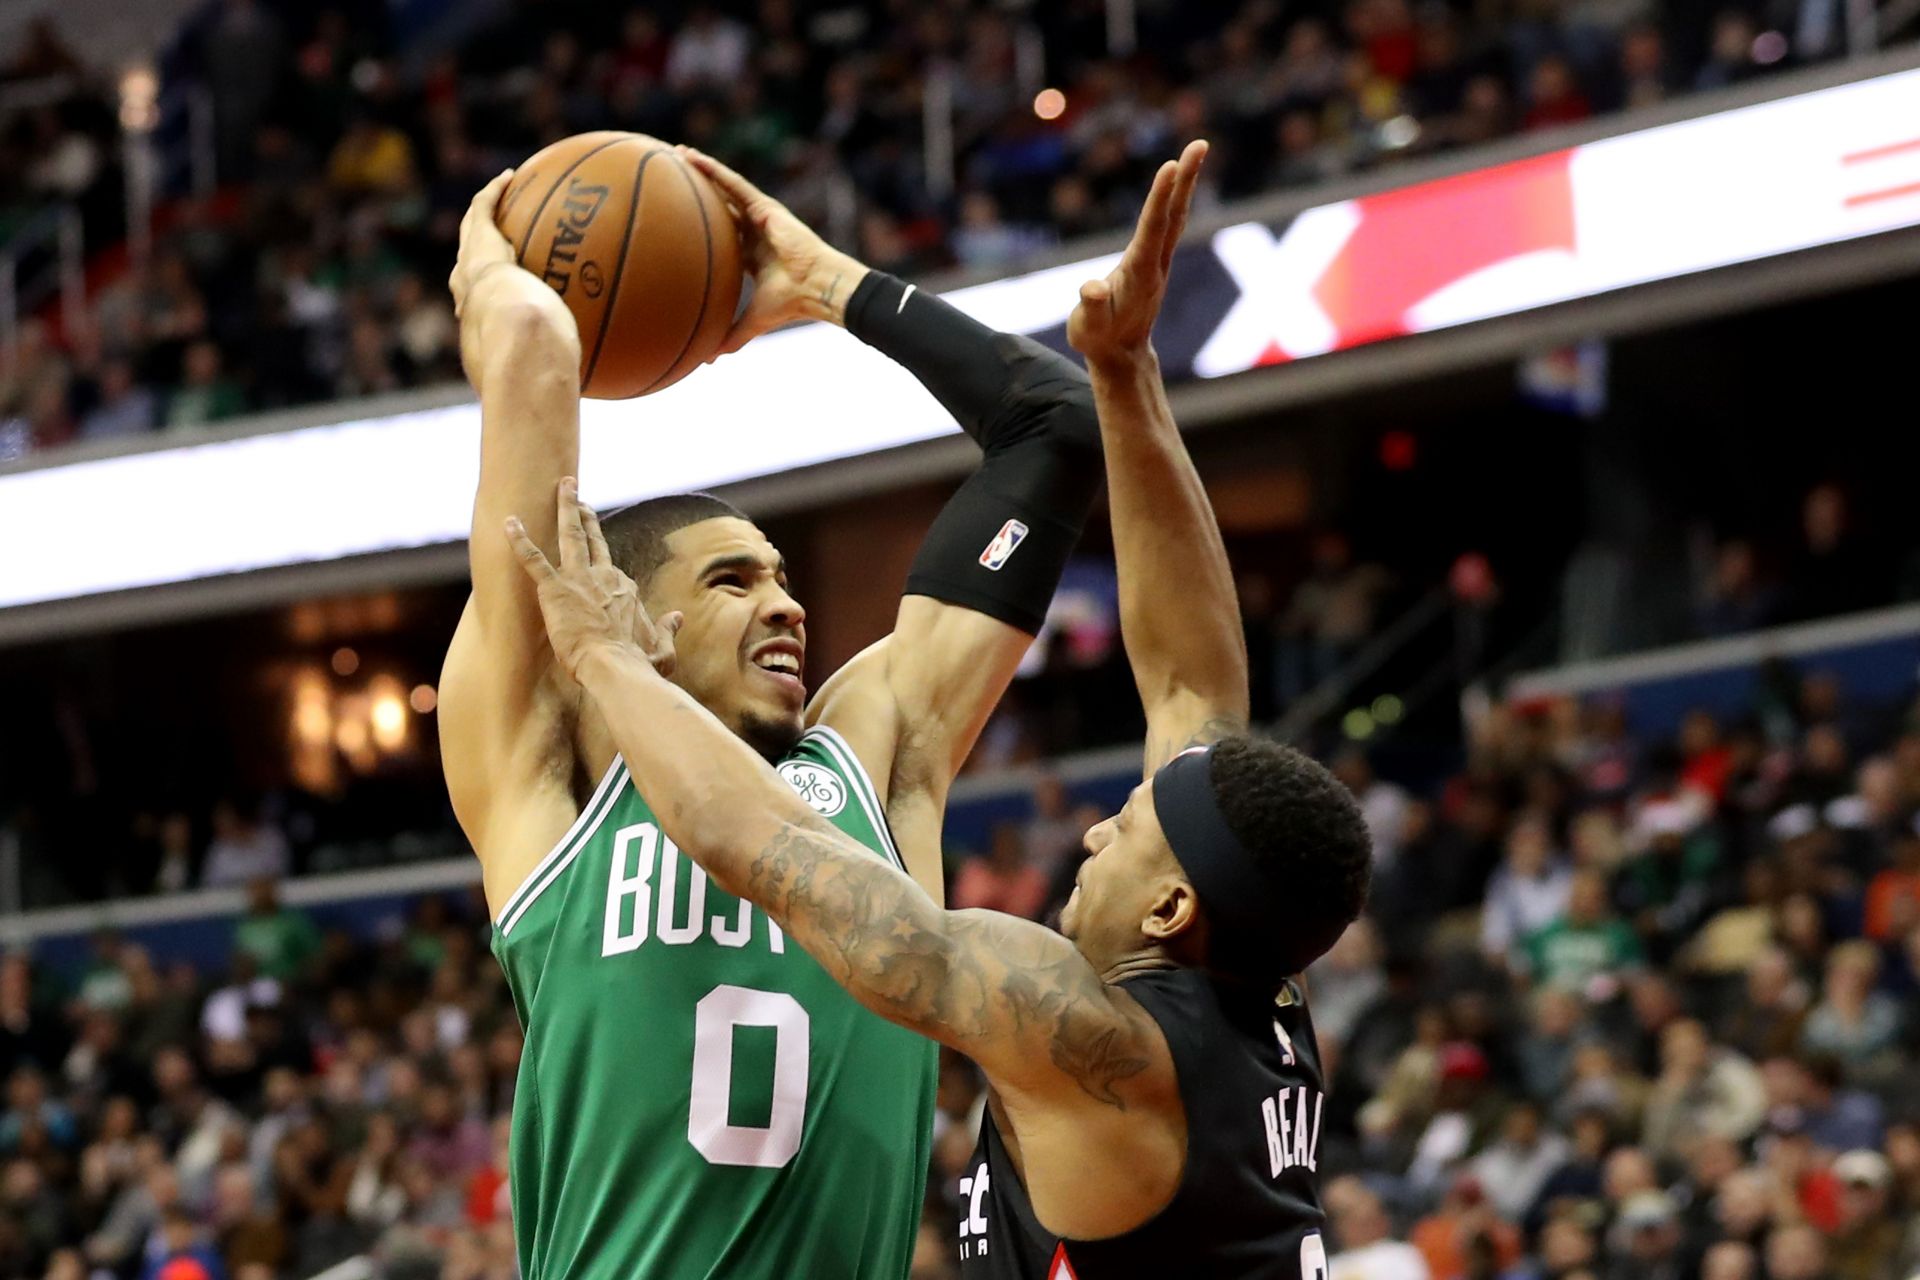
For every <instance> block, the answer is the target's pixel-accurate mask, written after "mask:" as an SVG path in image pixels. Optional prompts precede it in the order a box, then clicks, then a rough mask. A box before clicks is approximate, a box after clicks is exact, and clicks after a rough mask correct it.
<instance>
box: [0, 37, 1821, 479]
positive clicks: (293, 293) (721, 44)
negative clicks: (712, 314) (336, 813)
mask: <svg viewBox="0 0 1920 1280" xmlns="http://www.w3.org/2000/svg"><path fill="white" fill-rule="evenodd" d="M1130 7H1131V9H1132V10H1133V12H1134V14H1135V19H1136V20H1135V28H1136V49H1135V51H1134V52H1132V53H1129V54H1125V55H1118V54H1113V53H1110V52H1108V50H1109V47H1110V46H1109V32H1108V15H1107V11H1106V5H1105V3H1104V0H1061V2H1060V3H1048V4H1043V5H1033V6H1030V7H1026V8H1024V9H1023V8H1022V7H1020V6H1004V5H990V4H985V3H976V2H974V0H946V2H944V3H941V4H936V5H922V6H910V5H908V4H906V3H905V2H904V0H842V2H835V0H825V2H822V3H804V2H802V0H757V3H745V2H744V0H740V2H736V3H731V4H714V3H708V2H706V0H697V2H695V3H691V4H669V5H657V4H644V5H634V6H617V5H601V4H593V3H590V2H589V0H499V2H498V3H493V4H486V5H476V6H472V7H471V9H470V11H469V9H468V7H467V6H457V5H446V4H433V3H419V4H415V5H412V6H389V5H386V4H380V3H375V2H373V0H343V2H342V3H330V4H326V5H305V4H294V3H292V2H291V0H278V2H274V0H210V3H209V4H207V5H206V6H205V7H204V8H203V10H202V11H201V12H200V13H199V15H198V16H197V17H196V18H195V19H194V20H193V21H191V22H190V23H189V24H188V25H187V26H186V27H185V29H184V30H182V31H181V32H179V33H178V34H177V36H176V37H175V38H174V39H173V41H172V43H171V45H170V46H169V49H168V51H167V54H166V56H165V58H164V59H163V61H162V63H161V70H162V72H163V92H162V93H161V95H160V97H159V105H158V107H157V108H156V109H155V112H154V115H155V117H156V118H155V119H154V121H153V122H152V123H153V124H154V125H155V128H154V129H153V131H152V132H151V133H150V134H142V135H141V136H142V137H151V138H152V139H153V140H154V143H155V146H156V149H157V150H158V152H159V154H160V157H161V163H160V166H159V172H160V174H161V177H162V184H161V185H162V190H161V195H162V199H161V201H160V203H159V205H158V206H157V208H156V213H155V233H156V234H155V237H154V241H153V246H152V250H151V253H150V254H149V255H148V256H147V257H146V258H145V260H144V261H137V262H135V261H129V260H128V259H127V257H126V255H125V254H124V253H122V252H120V251H118V250H109V251H106V252H104V253H100V252H96V253H95V254H94V255H93V264H92V265H93V268H94V269H93V270H92V271H91V272H90V284H91V286H92V288H93V289H94V297H93V298H92V300H91V304H90V306H89V309H88V314H87V315H86V316H85V317H84V319H83V318H80V317H69V318H68V320H67V322H65V323H64V324H62V325H61V326H59V327H58V328H57V329H56V328H53V327H49V325H48V323H46V322H45V319H44V316H46V315H51V314H52V311H53V308H52V307H51V304H49V305H48V306H47V307H46V308H45V309H43V314H42V315H29V316H28V317H27V322H26V323H25V324H24V325H23V326H22V328H21V332H20V336H19V341H18V344H17V346H18V350H17V351H16V352H15V353H14V355H13V357H12V359H11V360H9V361H8V362H7V363H6V366H5V368H4V369H0V460H4V459H5V458H7V457H13V456H18V455H20V454H22V453H24V452H26V451H29V450H32V449H40V448H47V447H51V446H55V445H59V444H62V443H65V442H68V441H71V440H75V439H79V440H94V439H105V438H113V437H119V436H126V435H137V434H139V433H142V432H147V431H153V430H157V429H165V428H171V427H178V426H188V425H195V424H202V423H210V422H218V421H221V420H223V419H226V418H230V417H232V416H235V415H237V414H241V413H245V412H249V411H254V410H262V409H272V408H276V407H280V406H285V405H293V404H301V403H307V402H312V401H321V400H328V399H334V398H339V397H347V396H361V395H370V394H376V393H380V392H384V391H390V390H395V389H399V388H404V387H408V386H413V385H418V384H423V383H432V382H438V381H443V380H446V379H449V378H453V377H455V376H457V361H458V352H457V341H456V333H455V329H454V325H453V319H452V315H451V312H450V309H449V307H448V303H447V299H446V297H445V292H444V288H443V287H442V283H441V282H442V281H443V280H444V278H445V274H446V272H447V269H448V267H449V265H450V264H451V260H452V253H453V247H454V236H455V230H456V227H457V224H458V220H459V216H460V213H461V211H462V209H463V208H464V206H465V204H466V201H467V199H468V197H469V196H470V195H471V194H472V192H473V191H474V189H475V188H477V187H478V186H479V185H480V184H481V183H483V182H484V181H485V180H486V179H487V178H488V177H490V176H492V175H493V174H494V173H495V172H497V171H498V170H499V169H501V168H502V167H504V166H506V165H509V164H514V163H518V162H519V161H520V160H521V159H523V158H524V157H525V156H527V155H529V154H530V153H532V152H533V151H534V150H536V149H538V148H539V147H540V146H542V145H544V144H545V143H548V142H551V141H553V140H555V139H557V138H560V137H563V136H565V135H568V134H571V133H576V132H580V131H584V130H588V129H599V128H616V129H632V130H639V131H642V132H647V133H652V134H655V135H658V136H661V137H667V138H672V139H674V140H677V141H686V142H691V143H694V144H696V145H698V146H700V147H702V148H705V149H707V150H709V151H711V152H713V153H714V154H716V155H718V156H721V157H722V158H724V159H727V160H728V161H730V162H731V163H733V164H734V165H736V166H738V167H739V168H740V169H742V170H743V171H745V172H746V173H747V174H748V175H749V176H751V177H753V178H755V179H756V180H758V181H759V182H761V183H762V184H764V185H765V186H767V187H768V188H769V189H770V190H772V191H773V192H774V193H775V194H777V195H779V196H780V197H781V198H783V199H785V200H786V201H787V202H788V203H790V204H791V205H792V206H793V207H794V209H795V210H796V211H797V212H798V213H799V214H800V215H801V216H802V217H803V218H805V219H807V220H808V221H809V222H811V223H812V224H813V225H815V226H816V227H819V228H821V229H822V230H823V232H825V233H826V234H828V235H829V236H830V237H831V238H833V239H834V240H835V241H836V242H838V243H840V244H842V245H844V246H845V247H848V248H850V249H853V250H854V251H855V252H857V253H858V254H859V255H860V256H862V257H863V258H864V259H865V260H867V261H868V262H870V263H872V264H873V265H875V266H877V267H881V268H884V269H887V270H890V271H894V272H897V273H902V274H908V275H912V274H918V273H923V272H928V271H934V270H939V269H944V268H950V267H964V268H968V269H973V270H979V271H1003V270H1007V269H1010V268H1014V267H1017V266H1018V265H1019V264H1020V263H1022V262H1023V261H1025V260H1027V259H1029V258H1032V257H1033V256H1034V255H1036V254H1039V253H1043V252H1045V251H1046V250H1047V249H1049V248H1050V247H1051V246H1053V245H1055V244H1057V243H1059V242H1061V241H1065V240H1071V239H1073V238H1075V237H1078V236H1082V235H1086V234H1089V233H1093V232H1098V231H1103V230H1107V229H1110V228H1113V227H1117V226H1122V225H1125V224H1127V223H1129V222H1130V221H1131V219H1132V218H1133V216H1134V214H1135V213H1136V212H1137V210H1138V205H1139V201H1140V199H1141V197H1142V195H1143V193H1144V187H1145V183H1146V180H1147V178H1148V177H1149V176H1150V174H1151V172H1152V169H1153V167H1154V166H1155V165H1156V164H1157V163H1158V162H1159V161H1160V160H1162V159H1164V158H1165V157H1167V156H1170V155H1172V154H1174V153H1175V151H1177V149H1178V148H1179V146H1180V145H1181V144H1182V143H1183V142H1184V141H1186V140H1188V139H1190V138H1193V137H1199V136H1206V137H1209V138H1211V139H1213V141H1214V143H1215V145H1216V148H1217V152H1216V156H1215V159H1214V162H1213V163H1212V164H1211V165H1210V167H1209V174H1208V177H1207V179H1206V184H1207V185H1206V188H1205V190H1204V191H1203V193H1202V196H1201V199H1202V201H1203V202H1207V203H1210V202H1214V201H1219V200H1231V199H1237V198H1240V197H1244V196H1248V195H1252V194H1254V193H1257V192H1261V191H1267V190H1272V189H1276V188H1280V187H1287V186H1298V185H1304V184H1310V183H1314V182H1319V181H1322V180H1325V179H1327V178H1330V177H1333V176H1335V175H1338V174H1340V173H1344V172H1348V171H1352V170H1355V169H1360V168H1364V167H1367V166H1370V165H1374V164H1377V163H1382V162H1387V161H1391V160H1394V159H1397V158H1400V157H1405V156H1412V155H1420V154H1427V153H1431V152H1434V151H1438V150H1444V149H1447V148H1452V147H1459V146H1469V145H1473V144H1476V143H1481V142H1485V141H1489V140H1492V139H1495V138H1500V137H1505V136H1508V135H1511V134H1514V133H1516V132H1520V131H1524V130H1531V129H1539V128H1545V127H1550V126H1554V125H1560V124H1566V123H1570V122H1573V121H1578V120H1581V119H1584V118H1586V117H1588V116H1590V115H1593V114H1596V113H1602V112H1607V111H1614V110H1619V109H1623V108H1627V107H1637V106H1646V105H1649V104H1652V103H1656V102H1660V101H1662V100H1664V99H1666V98H1668V97H1670V96H1674V95H1677V94H1682V93H1685V92H1688V91H1692V90H1697V89H1707V88H1715V87H1719V86H1723V85H1727V84H1730V83H1734V82H1737V81H1740V80H1744V79H1747V78H1749V77H1752V76H1756V75H1759V74H1762V73H1763V72H1765V71H1767V70H1769V69H1773V68H1778V67H1785V66H1790V65H1795V64H1802V63H1807V62H1812V61H1817V60H1820V59H1823V58H1827V57H1832V56H1837V55H1838V54H1839V53H1840V52H1842V51H1843V45H1844V36H1845V30H1844V21H1843V7H1842V6H1840V5H1839V4H1838V3H1836V0H1728V3H1726V4H1724V5H1716V4H1701V5H1663V6H1655V5H1653V4H1651V3H1648V2H1647V0H1514V3H1510V4H1479V5H1472V6H1468V5H1465V4H1448V3H1443V2H1440V0H1429V2H1428V3H1426V4H1423V5H1420V6H1415V5H1413V4H1411V3H1410V0H1314V2H1313V3H1309V4H1306V5H1289V6H1282V5H1280V4H1278V3H1277V2H1276V0H1241V2H1240V3H1237V4H1222V3H1199V4H1193V3H1176V2H1174V0H1134V3H1133V4H1132V5H1131V6H1130ZM422 14H425V15H427V18H423V17H421V15H422ZM435 15H437V20H428V18H433V17H434V16H435ZM81 34H82V33H78V32H68V31H62V30H61V29H60V28H59V26H58V19H57V17H48V18H43V19H41V20H39V21H38V22H36V23H34V24H32V25H30V26H29V27H27V28H26V30H25V33H24V35H23V36H22V38H21V43H20V47H19V48H17V49H16V50H14V51H13V52H12V54H11V56H9V57H7V58H6V59H5V60H4V61H0V243H4V242H5V240H6V239H7V238H8V236H9V235H10V234H11V232H12V231H13V230H14V229H15V228H18V227H20V226H21V225H23V224H25V223H27V222H28V221H30V220H31V218H32V216H33V215H34V214H35V213H36V212H37V211H39V210H42V209H45V208H46V207H48V206H50V205H55V204H60V203H70V204H72V205H74V206H75V207H77V208H79V209H80V210H81V211H82V213H83V214H84V215H85V223H86V227H87V231H88V239H87V243H88V244H89V246H90V247H91V248H92V249H94V250H100V249H103V248H104V247H105V246H110V245H113V246H117V245H119V244H120V243H121V242H122V241H123V240H124V239H125V238H126V217H127V214H126V209H127V207H128V206H127V201H126V198H125V196H126V193H125V191H124V190H123V189H122V182H123V175H124V172H125V166H124V164H123V163H122V159H123V157H122V155H121V149H122V147H123V139H122V136H121V132H120V119H121V116H122V115H123V114H125V112H124V110H123V107H124V104H122V103H120V102H117V101H116V95H117V92H118V86H117V84H116V83H115V82H114V81H113V77H114V76H115V75H116V74H117V73H118V70H119V69H118V68H108V67H97V66H91V65H89V64H88V62H87V60H86V58H85V56H84V53H83V52H82V50H83V49H84V45H83V44H82V43H81V41H80V36H81ZM7 89H15V90H18V91H19V92H17V93H15V94H13V95H11V96H9V95H8V94H6V93H5V92H4V91H5V90H7ZM1042 90H1046V91H1047V92H1044V93H1043V92H1042ZM942 102H947V103H950V107H949V108H948V109H946V110H944V111H943V110H941V109H940V107H939V104H940V103H942ZM930 103H931V104H932V114H935V115H938V116H940V117H941V118H943V119H947V120H949V121H950V123H951V143H950V146H947V147H943V148H941V149H940V151H939V152H938V153H936V154H935V155H934V156H933V157H932V158H930V157H929V154H928V151H927V148H926V146H925V139H926V136H927V133H926V129H927V123H926V122H927V119H928V116H929V114H930V111H929V106H930ZM136 114H137V112H136ZM949 152H950V159H942V158H941V156H943V155H946V154H947V153H949ZM32 262H33V260H29V263H28V265H32Z"/></svg>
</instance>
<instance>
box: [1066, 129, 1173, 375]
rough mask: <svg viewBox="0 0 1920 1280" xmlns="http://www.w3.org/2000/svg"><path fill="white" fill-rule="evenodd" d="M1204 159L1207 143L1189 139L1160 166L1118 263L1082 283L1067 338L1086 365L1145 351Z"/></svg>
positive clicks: (1068, 324) (1071, 316)
mask: <svg viewBox="0 0 1920 1280" xmlns="http://www.w3.org/2000/svg"><path fill="white" fill-rule="evenodd" d="M1206 158H1207V144H1206V143H1205V142H1189V143H1188V144H1187V148H1186V150H1184V151H1182V152H1181V153H1180V158H1179V159H1178V160H1169V161H1167V162H1166V163H1165V164H1163V165H1161V166H1160V171H1159V172H1158V173H1156V174H1155V175H1154V176H1153V188H1152V190H1151V191H1149V192H1148V193H1147V203H1146V206H1145V207H1144V208H1142V209H1141V210H1140V221H1139V223H1138V224H1136V225H1135V227H1134V229H1133V239H1132V240H1131V241H1129V242H1128V243H1127V248H1126V252H1124V253H1122V254H1121V255H1120V265H1118V266H1116V267H1115V268H1114V269H1113V270H1112V271H1110V272H1108V273H1107V276H1106V278H1105V279H1104V280H1089V281H1087V283H1085V284H1083V285H1081V286H1080V303H1079V305H1078V306H1076V307H1075V308H1074V309H1073V314H1072V315H1070V316H1068V317H1067V341H1068V343H1070V344H1071V345H1072V346H1073V349H1074V350H1075V351H1078V352H1079V353H1080V354H1081V355H1083V356H1085V357H1086V358H1087V361H1088V363H1090V364H1099V363H1101V362H1102V361H1105V360H1114V359H1120V358H1124V357H1127V356H1131V355H1136V354H1139V353H1142V352H1144V351H1146V350H1147V349H1148V347H1149V344H1150V342H1151V340H1152V337H1153V322H1154V319H1155V318H1156V317H1157V316H1159V314H1160V301H1161V299H1162V298H1164V297H1165V296H1166V292H1167V272H1168V270H1169V269H1170V268H1171V267H1172V265H1173V251H1174V249H1175V247H1176V246H1178V245H1179V243H1180V236H1181V233H1182V232H1184V231H1185V230H1186V229H1187V212H1188V210H1189V209H1191V208H1192V206H1193V189H1194V185H1195V184H1196V183H1197V182H1198V181H1199V179H1200V166H1201V164H1202V163H1204V162H1205V160H1206Z"/></svg>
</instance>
